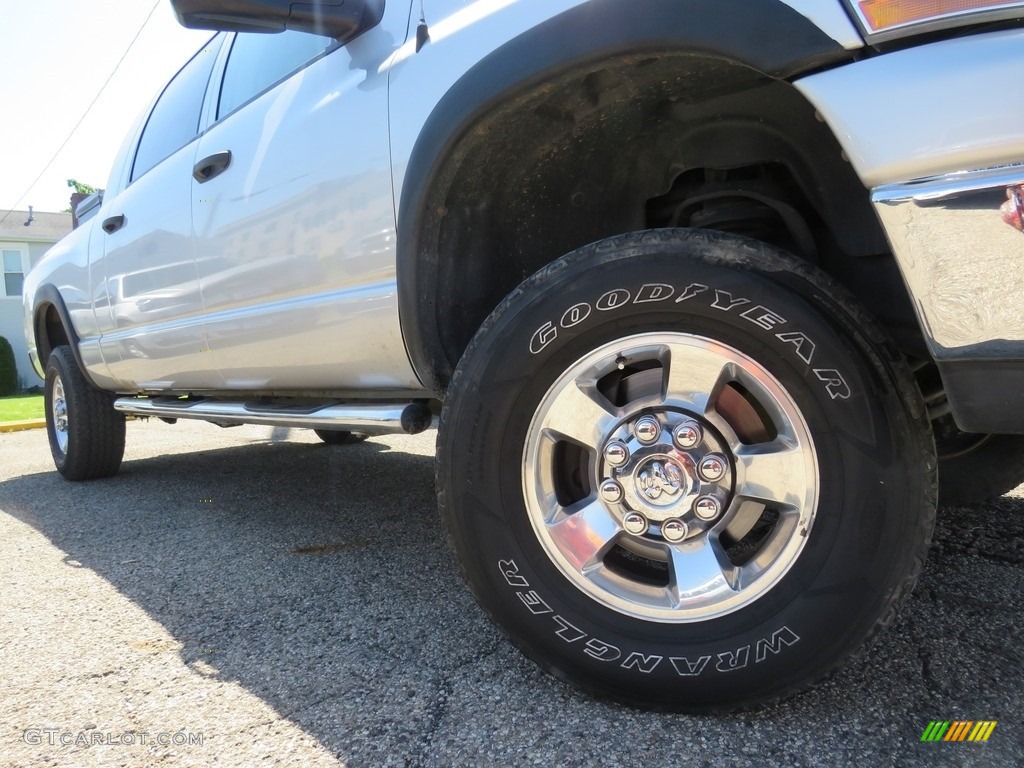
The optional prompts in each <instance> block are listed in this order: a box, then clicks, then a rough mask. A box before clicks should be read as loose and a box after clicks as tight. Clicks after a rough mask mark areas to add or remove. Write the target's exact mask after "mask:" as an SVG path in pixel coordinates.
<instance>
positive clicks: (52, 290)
mask: <svg viewBox="0 0 1024 768" xmlns="http://www.w3.org/2000/svg"><path fill="white" fill-rule="evenodd" d="M47 305H49V306H52V307H53V308H54V310H55V311H56V312H57V317H59V318H60V324H61V325H62V326H63V327H64V333H65V335H66V336H67V337H68V346H70V347H71V355H72V357H74V358H75V365H77V366H78V370H80V371H81V372H82V375H83V376H84V377H85V379H86V381H88V382H89V383H90V384H92V385H93V386H94V387H95V386H96V382H95V381H93V380H92V377H91V376H89V371H88V370H87V369H86V367H85V362H84V361H83V360H82V353H81V351H80V350H79V349H78V342H79V338H78V333H77V332H76V331H75V326H74V325H73V324H72V323H71V315H70V314H68V308H67V305H66V304H65V303H64V297H63V296H61V295H60V291H58V290H57V287H56V286H55V285H52V284H50V283H47V284H44V285H41V286H39V288H37V289H36V295H35V298H34V300H33V303H32V306H33V308H34V309H33V317H32V329H33V333H34V334H35V342H36V354H37V355H38V356H39V365H40V367H42V368H44V369H45V367H46V361H45V360H44V358H43V355H42V351H43V349H44V348H45V350H46V357H49V354H50V352H52V351H53V350H52V348H51V347H50V342H49V337H48V335H47V333H46V313H45V312H41V311H40V309H41V308H42V307H44V306H47ZM43 339H45V340H46V343H45V347H44V344H43Z"/></svg>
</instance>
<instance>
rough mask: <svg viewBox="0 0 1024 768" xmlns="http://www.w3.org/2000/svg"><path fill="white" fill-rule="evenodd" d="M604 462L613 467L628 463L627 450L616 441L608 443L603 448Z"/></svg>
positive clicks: (624, 445) (623, 444)
mask: <svg viewBox="0 0 1024 768" xmlns="http://www.w3.org/2000/svg"><path fill="white" fill-rule="evenodd" d="M604 460H605V461H607V462H608V463H609V464H611V465H612V466H613V467H621V466H622V465H623V464H625V463H626V462H628V461H629V448H627V447H626V444H625V443H623V442H620V441H618V440H615V441H613V442H611V443H608V445H606V446H605V448H604Z"/></svg>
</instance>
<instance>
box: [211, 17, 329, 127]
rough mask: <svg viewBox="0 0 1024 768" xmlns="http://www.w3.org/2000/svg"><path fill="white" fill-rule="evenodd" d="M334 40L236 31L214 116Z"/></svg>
mask: <svg viewBox="0 0 1024 768" xmlns="http://www.w3.org/2000/svg"><path fill="white" fill-rule="evenodd" d="M333 44H334V39H333V38H330V37H321V36H320V35H311V34H309V33H307V32H291V31H286V32H281V33H279V34H276V35H261V34H258V33H248V34H246V33H239V34H238V35H236V36H235V42H234V44H233V45H232V46H231V55H230V56H229V57H228V63H227V67H226V68H225V70H224V81H223V82H222V83H221V87H220V104H219V106H218V108H217V117H218V118H220V117H223V116H224V115H226V114H228V112H231V111H233V110H235V109H237V108H238V107H240V106H242V104H244V103H245V102H247V101H248V100H249V99H251V98H252V97H253V96H255V95H257V94H258V93H261V92H262V91H265V90H266V89H267V88H269V87H270V86H272V85H274V84H275V83H277V82H278V81H280V80H283V79H284V78H285V77H286V76H288V75H290V74H291V73H292V72H294V71H295V70H297V69H299V68H300V67H302V66H303V65H304V64H307V63H309V62H310V61H312V60H313V59H315V58H316V57H317V56H319V55H320V54H321V53H323V52H324V51H326V50H327V49H328V48H329V47H330V46H331V45H333Z"/></svg>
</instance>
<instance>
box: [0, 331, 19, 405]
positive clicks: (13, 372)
mask: <svg viewBox="0 0 1024 768" xmlns="http://www.w3.org/2000/svg"><path fill="white" fill-rule="evenodd" d="M17 391H18V366H17V364H16V363H15V362H14V350H13V349H11V344H10V342H8V341H7V339H5V338H4V337H3V336H0V397H7V396H8V395H13V394H14V393H16V392H17Z"/></svg>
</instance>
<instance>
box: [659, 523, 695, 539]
mask: <svg viewBox="0 0 1024 768" xmlns="http://www.w3.org/2000/svg"><path fill="white" fill-rule="evenodd" d="M689 532H690V529H689V527H688V526H687V525H686V523H684V522H683V521H682V520H674V519H673V520H666V521H665V522H664V523H662V524H661V535H662V536H664V537H665V540H666V541H671V542H672V543H673V544H675V543H677V542H680V541H682V540H683V539H685V538H686V534H688V533H689Z"/></svg>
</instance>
